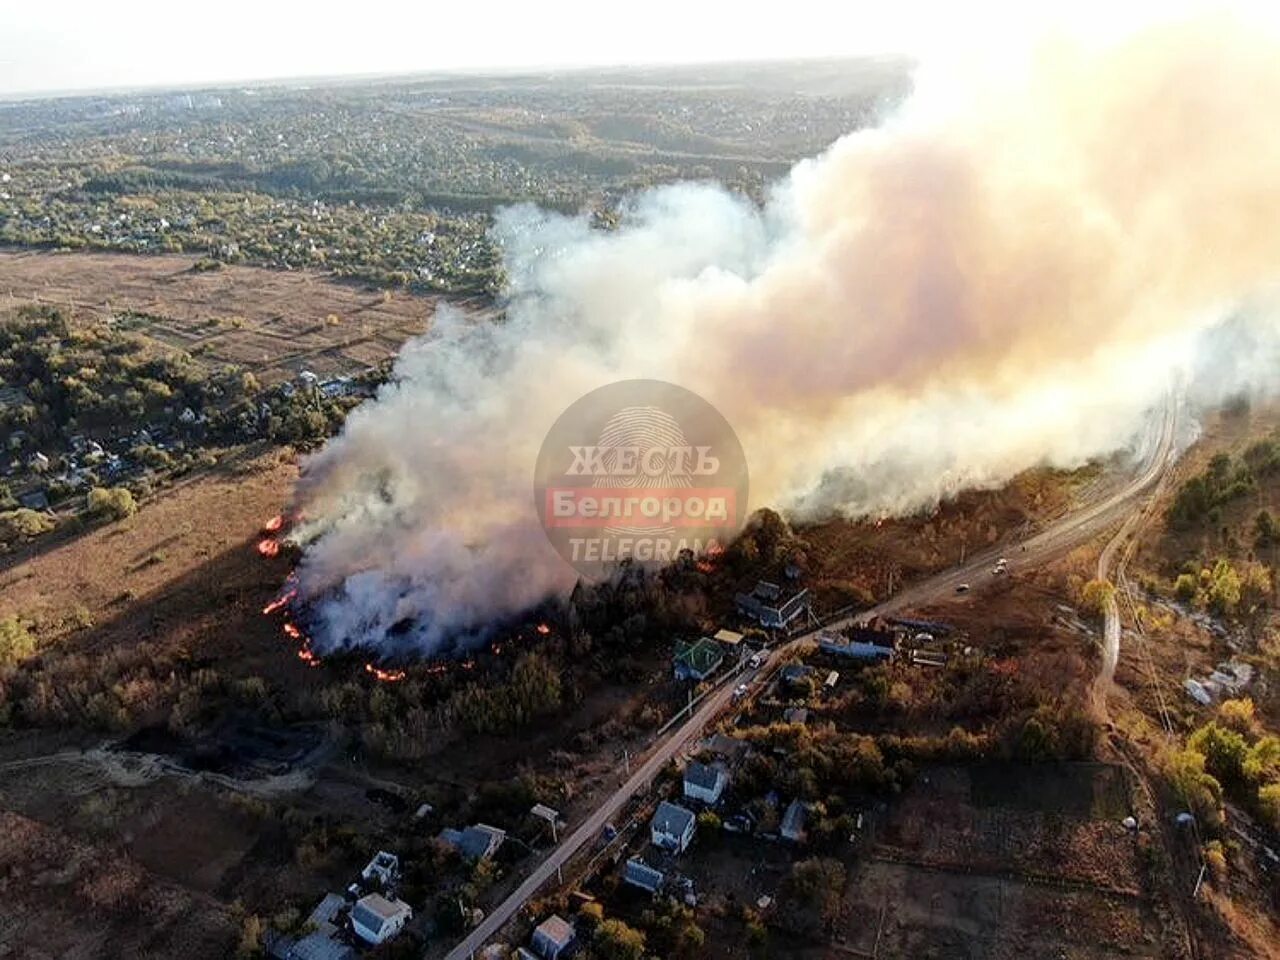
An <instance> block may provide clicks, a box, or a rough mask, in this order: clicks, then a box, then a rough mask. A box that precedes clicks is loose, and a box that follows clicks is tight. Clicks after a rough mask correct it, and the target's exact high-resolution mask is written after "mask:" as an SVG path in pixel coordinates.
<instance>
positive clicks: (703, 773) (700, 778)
mask: <svg viewBox="0 0 1280 960" xmlns="http://www.w3.org/2000/svg"><path fill="white" fill-rule="evenodd" d="M722 775H723V771H722V770H721V769H720V768H719V767H715V766H712V765H711V764H708V763H699V762H698V761H697V760H691V761H689V765H688V766H687V767H685V768H684V782H685V783H691V784H693V785H694V786H695V787H701V788H702V789H704V790H713V789H715V785H716V783H717V782H719V780H720V777H721V776H722Z"/></svg>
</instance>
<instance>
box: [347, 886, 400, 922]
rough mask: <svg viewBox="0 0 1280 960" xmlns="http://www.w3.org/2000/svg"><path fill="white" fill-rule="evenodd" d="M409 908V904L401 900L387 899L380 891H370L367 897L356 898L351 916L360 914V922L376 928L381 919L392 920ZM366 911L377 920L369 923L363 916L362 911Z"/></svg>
mask: <svg viewBox="0 0 1280 960" xmlns="http://www.w3.org/2000/svg"><path fill="white" fill-rule="evenodd" d="M409 909H410V907H409V905H408V904H407V903H404V902H403V901H400V900H388V899H387V898H386V897H384V896H383V895H382V894H380V893H371V894H369V895H368V896H367V897H361V898H360V899H359V900H357V901H356V905H355V908H354V909H353V910H352V911H351V913H352V916H353V917H354V916H356V914H362V916H361V917H360V922H361V923H362V924H363V925H364V926H366V927H371V928H372V929H377V928H378V927H379V926H381V925H382V921H383V920H393V919H395V918H396V917H398V916H400V915H401V914H402V913H406V912H407V911H408V910H409ZM366 911H367V912H368V913H370V914H373V915H374V916H375V917H377V918H378V922H377V923H369V922H368V921H367V919H366V917H365V916H363V913H364V912H366Z"/></svg>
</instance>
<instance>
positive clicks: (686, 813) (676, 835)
mask: <svg viewBox="0 0 1280 960" xmlns="http://www.w3.org/2000/svg"><path fill="white" fill-rule="evenodd" d="M696 824H697V818H696V817H695V816H694V815H693V811H692V810H686V809H685V808H684V807H681V806H678V805H677V804H674V803H670V802H668V801H666V800H663V801H662V802H661V803H659V804H658V809H657V810H656V811H655V812H654V814H653V820H651V821H650V823H649V838H650V840H651V841H652V842H653V845H654V846H655V847H657V848H659V849H660V850H669V851H671V852H673V853H684V851H685V850H686V849H688V847H689V844H690V843H691V842H692V841H693V830H694V827H695V825H696Z"/></svg>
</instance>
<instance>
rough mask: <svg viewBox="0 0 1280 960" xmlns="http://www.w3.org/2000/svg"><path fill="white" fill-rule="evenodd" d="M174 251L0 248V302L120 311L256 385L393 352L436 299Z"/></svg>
mask: <svg viewBox="0 0 1280 960" xmlns="http://www.w3.org/2000/svg"><path fill="white" fill-rule="evenodd" d="M193 262H194V260H193V258H191V257H182V256H142V255H133V254H118V253H84V252H80V253H50V252H45V251H17V250H0V311H3V310H8V309H10V308H12V307H17V306H21V305H23V304H26V303H42V304H49V305H55V306H63V307H67V308H70V310H71V311H72V312H73V315H76V316H81V317H92V318H96V319H110V318H112V317H115V318H118V319H117V322H119V323H123V324H127V325H128V327H129V328H130V329H133V330H135V331H136V332H137V333H139V334H141V335H143V336H145V337H146V338H147V339H149V340H151V341H153V342H155V343H156V344H157V345H159V346H161V347H165V348H169V349H174V350H181V351H184V352H186V353H189V354H191V355H192V356H193V357H194V358H195V359H196V360H198V361H199V362H201V363H204V364H208V365H210V366H217V365H222V364H233V365H236V366H239V367H243V368H244V369H246V370H249V371H251V372H252V373H253V374H254V376H256V377H257V378H258V380H259V382H261V383H262V384H263V385H264V386H270V385H272V384H274V383H276V382H279V381H281V380H284V379H289V378H292V377H295V376H297V375H298V373H299V372H301V371H302V370H311V371H312V372H313V373H315V374H316V375H317V376H319V377H320V378H321V379H322V380H323V379H326V378H328V377H335V376H340V375H347V374H352V373H358V372H360V371H363V370H367V369H369V368H370V367H373V366H376V365H378V364H380V363H383V362H384V361H387V360H389V359H390V358H391V357H393V356H394V355H395V353H396V352H397V351H398V350H399V349H400V347H401V345H403V343H404V342H405V341H406V340H408V339H409V338H410V337H413V336H416V335H417V334H420V333H422V332H423V331H424V330H426V328H427V325H428V323H429V322H430V317H431V314H432V313H433V312H434V310H435V308H436V306H437V305H438V303H439V298H437V297H429V296H420V295H415V294H409V293H405V292H402V291H391V290H386V291H381V290H371V289H369V288H366V287H365V286H363V285H361V284H357V283H343V282H337V281H334V280H332V279H330V278H328V277H326V276H325V275H324V274H322V273H319V272H315V271H281V270H268V269H263V268H259V267H245V266H230V265H228V266H224V267H222V269H220V270H213V271H206V272H198V271H194V270H192V269H191V267H192V264H193Z"/></svg>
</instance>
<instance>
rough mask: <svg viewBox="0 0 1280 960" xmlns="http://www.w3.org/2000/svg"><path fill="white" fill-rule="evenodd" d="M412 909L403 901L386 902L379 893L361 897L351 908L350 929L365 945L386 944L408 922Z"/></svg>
mask: <svg viewBox="0 0 1280 960" xmlns="http://www.w3.org/2000/svg"><path fill="white" fill-rule="evenodd" d="M412 916H413V908H412V907H410V906H409V905H408V904H407V903H405V902H404V901H403V900H388V899H387V898H386V897H384V896H383V895H382V894H380V893H371V894H369V895H368V896H367V897H361V898H360V899H359V900H357V901H356V905H355V906H354V907H352V908H351V929H352V930H354V931H355V934H356V936H358V937H359V938H360V939H361V940H363V941H365V942H366V943H372V944H379V943H386V942H387V941H388V940H390V939H391V938H392V937H394V936H395V935H396V934H398V933H399V932H400V931H401V930H403V929H404V925H405V924H406V923H408V922H409V919H410V918H411V917H412Z"/></svg>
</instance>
